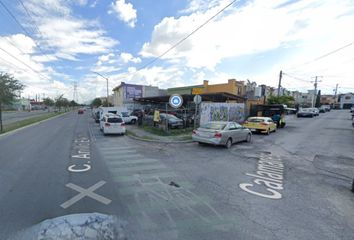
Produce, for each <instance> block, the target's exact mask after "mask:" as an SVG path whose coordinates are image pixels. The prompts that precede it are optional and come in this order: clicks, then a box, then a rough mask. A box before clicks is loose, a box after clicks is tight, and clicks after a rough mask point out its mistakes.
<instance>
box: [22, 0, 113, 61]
mask: <svg viewBox="0 0 354 240" xmlns="http://www.w3.org/2000/svg"><path fill="white" fill-rule="evenodd" d="M73 3H75V4H80V5H86V4H87V1H86V0H80V1H79V2H76V1H75V2H72V1H68V2H66V1H65V2H62V1H59V0H44V1H40V2H39V1H36V0H28V1H26V2H24V4H25V6H26V8H27V9H29V11H30V12H31V13H33V14H32V16H33V19H34V21H35V22H36V25H38V28H39V30H40V33H41V34H39V35H38V36H37V37H38V38H39V41H38V42H37V43H38V45H41V48H42V49H44V50H46V51H50V52H51V53H53V52H54V54H55V55H56V56H57V57H58V58H63V59H66V60H77V55H78V54H98V53H105V52H107V51H108V50H109V49H111V48H113V47H114V46H115V45H117V44H118V41H116V40H114V39H112V38H110V37H108V36H107V34H106V32H105V31H104V30H103V29H102V28H101V27H100V26H99V23H98V22H97V21H89V20H85V19H82V18H77V17H73V16H72V15H73V13H72V10H71V6H70V4H73ZM29 22H30V19H29Z"/></svg>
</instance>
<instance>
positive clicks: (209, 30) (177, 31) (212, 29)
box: [140, 0, 354, 85]
mask: <svg viewBox="0 0 354 240" xmlns="http://www.w3.org/2000/svg"><path fill="white" fill-rule="evenodd" d="M228 2H229V1H228ZM284 2H285V1H280V0H276V1H262V0H255V1H251V2H248V3H245V4H244V5H242V6H239V5H238V4H237V3H236V4H235V5H233V7H231V8H229V9H228V10H227V11H225V12H224V13H223V14H221V15H219V16H218V17H217V18H216V19H214V20H213V21H211V22H210V23H209V24H207V25H206V26H205V27H203V28H202V29H201V30H199V31H198V32H197V33H195V34H193V35H192V36H191V37H190V38H188V39H187V40H186V41H184V42H183V43H182V44H181V45H179V46H178V47H176V48H175V49H173V50H172V51H171V52H169V53H168V54H167V55H165V56H164V57H163V58H162V60H165V62H166V61H168V62H171V61H173V62H174V63H179V64H180V65H181V66H187V67H188V68H191V69H200V70H203V69H208V70H210V71H211V72H212V71H215V68H216V67H217V66H219V65H222V63H223V62H224V61H225V60H228V61H231V59H237V58H241V57H244V56H257V55H261V54H263V53H264V54H266V53H268V52H270V51H274V50H277V51H278V50H281V49H284V51H285V54H284V55H283V56H281V57H280V59H281V60H280V66H277V67H279V68H278V69H277V70H276V71H275V74H274V73H272V74H270V73H268V72H264V78H268V77H270V76H273V75H276V74H277V73H278V72H279V70H280V69H282V68H291V66H293V65H297V64H299V63H301V62H304V61H308V60H309V59H313V58H315V57H317V56H320V55H321V54H324V53H326V52H328V51H330V50H333V49H336V48H337V47H340V46H343V45H345V44H347V43H348V42H349V41H352V38H351V37H350V36H354V29H353V28H352V27H351V23H352V22H353V14H352V11H353V10H354V6H353V4H352V2H350V1H342V2H332V1H318V0H313V1H296V2H293V3H292V4H284ZM199 3H201V1H198V0H192V1H191V2H190V5H189V6H188V8H187V9H185V10H183V11H182V12H183V13H185V14H186V15H182V16H179V17H166V18H164V19H163V20H162V21H161V22H160V23H158V24H157V25H156V26H155V27H154V30H153V33H152V36H151V40H150V41H149V42H146V43H145V44H144V45H143V47H142V49H141V51H140V54H141V56H142V57H144V58H148V57H157V56H159V55H160V54H162V53H163V52H165V51H166V50H167V49H169V48H170V47H171V46H173V44H175V43H176V42H178V41H179V40H180V39H182V38H184V37H185V36H187V35H188V34H189V33H191V32H192V31H193V30H194V29H196V28H197V27H198V26H200V25H201V24H202V23H204V22H205V21H206V20H207V19H208V18H209V17H210V16H212V15H214V14H215V13H216V12H217V11H218V10H220V8H221V7H222V6H221V5H219V4H217V2H216V1H212V0H210V1H206V3H205V4H204V5H203V4H202V5H198V4H199ZM226 4H227V3H225V2H224V5H226ZM205 6H208V7H209V8H207V7H205ZM210 6H211V8H210ZM187 13H188V14H187ZM353 48H354V47H353ZM353 48H351V50H350V49H347V50H346V51H343V52H342V53H343V54H344V55H343V56H341V59H342V60H349V59H350V58H352V56H353V53H352V49H353ZM279 52H280V51H279ZM265 56H267V55H265ZM332 57H333V58H332ZM273 60H274V59H271V61H273ZM338 65H339V64H338V62H337V61H336V58H335V56H331V58H328V62H327V63H326V62H325V61H318V62H316V63H314V64H312V65H310V66H309V68H307V69H306V68H302V71H303V72H304V73H307V74H312V73H314V72H315V71H316V70H320V69H321V67H320V66H322V68H323V66H332V68H333V69H338V70H339V69H342V66H338ZM238 68H239V67H238V66H236V65H235V66H234V69H233V70H232V72H237V71H241V70H242V69H238ZM272 68H273V66H270V65H269V66H268V69H272ZM315 69H316V70H315ZM310 70H311V71H310ZM346 70H347V71H350V72H351V73H352V74H351V75H353V73H354V72H352V70H348V69H347V68H346ZM343 71H344V69H343ZM347 71H345V72H347ZM256 74H257V75H259V72H258V71H256V70H255V71H252V72H250V73H249V76H250V77H252V76H256ZM211 75H212V74H211ZM206 77H208V75H207V76H206ZM234 77H236V78H237V77H238V76H234ZM272 79H274V83H275V81H276V79H277V77H273V78H272ZM343 81H344V80H343ZM344 82H346V83H349V79H347V80H345V81H344ZM298 85H301V83H298Z"/></svg>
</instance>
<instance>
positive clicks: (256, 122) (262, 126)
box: [243, 117, 277, 135]
mask: <svg viewBox="0 0 354 240" xmlns="http://www.w3.org/2000/svg"><path fill="white" fill-rule="evenodd" d="M243 126H244V127H246V128H249V129H250V131H252V132H261V133H266V134H267V135H269V134H270V133H271V132H275V131H277V125H276V123H275V122H274V121H273V120H272V119H271V118H269V117H249V118H248V119H247V120H246V121H245V122H244V123H243Z"/></svg>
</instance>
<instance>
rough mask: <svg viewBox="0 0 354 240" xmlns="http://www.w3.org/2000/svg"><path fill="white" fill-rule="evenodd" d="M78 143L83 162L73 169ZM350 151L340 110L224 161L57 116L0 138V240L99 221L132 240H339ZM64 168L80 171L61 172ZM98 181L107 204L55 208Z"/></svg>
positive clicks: (349, 205) (345, 231)
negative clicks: (56, 225) (91, 218)
mask: <svg viewBox="0 0 354 240" xmlns="http://www.w3.org/2000/svg"><path fill="white" fill-rule="evenodd" d="M88 138H89V139H90V142H89V143H90V156H89V157H90V159H89V161H90V162H89V163H88V159H86V158H84V156H81V157H82V159H81V160H82V161H79V160H80V159H78V158H75V156H76V157H77V154H80V153H78V151H80V152H81V154H85V153H86V152H87V140H86V139H88ZM75 140H76V141H75ZM78 144H79V145H78ZM353 146H354V131H353V128H352V127H351V121H350V120H349V113H348V111H331V112H329V113H326V114H322V115H321V116H319V117H317V118H314V119H296V118H290V119H289V121H288V126H287V127H286V128H285V129H281V130H278V131H277V132H276V133H274V134H271V135H270V136H264V135H254V138H253V142H252V143H250V144H249V143H239V144H236V145H234V146H233V147H232V148H231V149H229V150H228V149H225V148H222V147H212V146H199V145H198V144H194V143H193V144H176V145H168V144H155V143H154V144H152V143H147V142H139V141H134V140H132V139H129V138H127V137H122V136H118V137H116V136H108V137H104V136H103V135H102V134H101V133H100V131H99V130H98V127H97V125H96V124H95V123H94V122H93V121H92V119H90V118H89V117H88V114H84V115H82V116H81V115H77V114H74V113H71V114H67V115H65V116H61V117H59V118H57V119H55V120H51V121H48V122H45V123H42V124H39V125H37V126H34V127H31V128H28V129H26V130H23V131H21V132H19V133H17V134H14V135H12V136H8V137H6V138H0V152H1V153H2V154H1V160H0V161H1V166H2V167H1V170H0V206H2V208H1V209H0V223H1V224H0V239H5V237H6V236H8V235H9V234H11V233H13V232H16V231H18V230H20V229H23V228H26V227H29V226H31V225H33V224H35V223H38V222H39V221H41V220H44V219H47V218H52V217H56V216H62V215H65V214H69V213H79V212H100V213H107V214H111V215H116V216H119V217H120V218H121V219H123V220H125V221H126V222H127V224H126V226H125V229H124V230H125V232H126V235H127V238H128V239H134V240H135V239H137V240H140V239H348V240H349V239H352V238H353V235H354V217H353V216H354V209H353V206H354V205H353V204H354V195H353V193H352V192H350V187H351V179H350V178H349V177H354V157H353V156H354V148H353ZM85 147H86V148H85ZM80 148H81V149H80ZM78 149H79V150H78ZM3 153H4V154H3ZM73 156H74V157H73ZM85 157H88V156H87V155H85ZM73 164H76V165H75V166H74V167H73V168H72V169H74V170H75V169H85V168H87V165H84V164H88V165H89V166H90V170H88V171H85V172H79V173H78V172H70V171H68V170H67V169H68V167H69V166H72V165H73ZM101 181H105V182H106V183H105V184H104V185H102V186H101V187H100V188H99V189H97V190H95V193H98V194H100V196H103V197H105V198H106V200H107V199H109V200H111V202H109V203H107V202H106V203H104V200H105V199H102V198H100V199H99V200H100V201H97V200H94V199H92V198H91V197H90V196H86V197H85V198H83V199H81V200H79V201H78V202H76V203H74V204H72V205H70V206H69V207H67V208H65V209H64V208H63V203H64V202H66V201H68V200H70V199H71V198H72V197H73V196H75V195H77V194H78V192H77V190H73V189H72V188H70V187H67V186H66V184H68V183H71V184H75V185H77V186H80V187H82V188H89V187H90V186H92V185H94V184H96V183H100V182H101ZM70 186H71V187H72V185H70ZM76 189H77V188H76ZM66 203H68V202H66ZM69 203H70V202H69ZM64 205H65V204H64ZM65 206H66V205H65ZM1 234H2V235H1Z"/></svg>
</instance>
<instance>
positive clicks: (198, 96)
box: [193, 95, 202, 129]
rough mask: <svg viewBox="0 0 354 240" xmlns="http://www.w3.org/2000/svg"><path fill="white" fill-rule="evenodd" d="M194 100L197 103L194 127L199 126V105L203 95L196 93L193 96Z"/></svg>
mask: <svg viewBox="0 0 354 240" xmlns="http://www.w3.org/2000/svg"><path fill="white" fill-rule="evenodd" d="M193 102H194V103H195V112H194V129H195V128H196V126H197V116H198V107H199V104H200V103H201V102H202V97H201V96H200V95H195V96H194V98H193Z"/></svg>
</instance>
